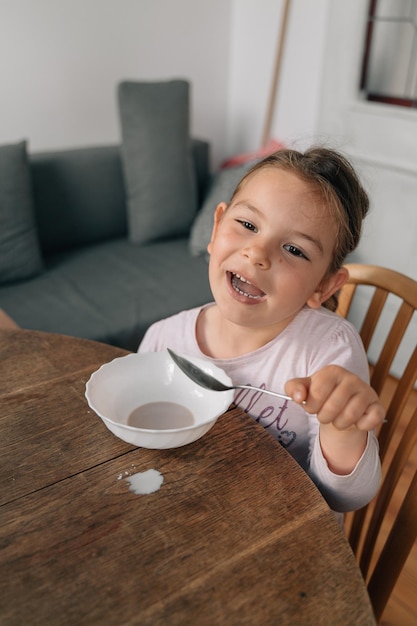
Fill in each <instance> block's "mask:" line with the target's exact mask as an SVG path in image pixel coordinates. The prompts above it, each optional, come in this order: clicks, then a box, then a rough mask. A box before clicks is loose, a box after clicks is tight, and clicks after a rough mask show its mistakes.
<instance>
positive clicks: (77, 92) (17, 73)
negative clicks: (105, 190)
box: [0, 0, 231, 158]
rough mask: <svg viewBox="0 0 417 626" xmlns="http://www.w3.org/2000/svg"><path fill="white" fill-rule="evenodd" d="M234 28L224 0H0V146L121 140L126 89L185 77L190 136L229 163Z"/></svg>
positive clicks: (53, 145) (40, 146) (33, 146)
mask: <svg viewBox="0 0 417 626" xmlns="http://www.w3.org/2000/svg"><path fill="white" fill-rule="evenodd" d="M230 19H231V6H230V2H229V1H225V0H210V2H207V1H206V0H58V1H57V0H0V85H1V97H0V143H6V142H8V141H10V142H11V141H15V140H18V139H20V138H27V139H28V140H29V147H30V150H32V151H38V150H44V149H50V148H52V149H53V148H65V147H74V146H83V145H93V144H104V143H107V142H115V141H118V140H119V137H120V133H119V126H118V117H117V109H116V85H117V83H118V82H119V81H120V80H122V79H133V80H136V79H137V80H165V79H169V78H187V79H189V80H190V82H191V84H192V124H191V128H192V131H193V133H195V134H197V135H199V136H201V137H205V138H209V139H210V140H211V141H212V143H213V145H214V152H215V155H219V154H221V155H222V156H223V154H224V150H225V148H224V145H225V133H226V110H227V99H228V82H229V48H230V44H229V39H230V30H231V23H230ZM215 158H216V156H215Z"/></svg>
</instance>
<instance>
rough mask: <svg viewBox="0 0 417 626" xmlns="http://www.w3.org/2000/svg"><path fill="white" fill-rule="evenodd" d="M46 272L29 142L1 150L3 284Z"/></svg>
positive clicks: (0, 254)
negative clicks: (36, 218) (37, 225)
mask: <svg viewBox="0 0 417 626" xmlns="http://www.w3.org/2000/svg"><path fill="white" fill-rule="evenodd" d="M42 268H43V262H42V256H41V251H40V245H39V241H38V234H37V230H36V224H35V214H34V206H33V200H32V184H31V178H30V169H29V161H28V157H27V152H26V142H25V141H21V142H19V143H16V144H10V145H4V146H0V283H6V282H12V281H15V280H21V279H24V278H29V277H30V276H33V275H34V274H37V273H38V272H40V271H41V270H42Z"/></svg>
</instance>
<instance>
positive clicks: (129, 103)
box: [118, 80, 197, 243]
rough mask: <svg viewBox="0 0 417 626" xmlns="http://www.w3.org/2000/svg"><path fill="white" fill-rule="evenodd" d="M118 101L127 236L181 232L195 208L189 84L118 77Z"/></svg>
mask: <svg viewBox="0 0 417 626" xmlns="http://www.w3.org/2000/svg"><path fill="white" fill-rule="evenodd" d="M118 100H119V115H120V124H121V131H122V145H121V154H122V163H123V172H124V177H125V185H126V191H127V211H128V233H129V239H130V240H131V241H132V242H134V243H149V242H151V241H158V240H160V239H165V238H167V237H172V236H173V235H176V236H180V235H185V234H186V233H187V232H188V231H189V229H190V226H191V223H192V221H193V219H194V216H195V214H196V212H197V189H196V180H195V176H194V172H193V163H192V158H191V149H190V142H191V138H190V133H189V125H190V124H189V117H190V115H189V108H190V104H189V83H188V81H186V80H167V81H160V82H150V81H145V82H143V81H136V82H135V81H123V82H121V83H120V84H119V87H118Z"/></svg>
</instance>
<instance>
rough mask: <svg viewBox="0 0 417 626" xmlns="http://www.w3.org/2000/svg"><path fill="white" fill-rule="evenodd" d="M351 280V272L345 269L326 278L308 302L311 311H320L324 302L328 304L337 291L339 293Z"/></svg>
mask: <svg viewBox="0 0 417 626" xmlns="http://www.w3.org/2000/svg"><path fill="white" fill-rule="evenodd" d="M348 278H349V272H348V271H347V269H346V268H345V267H341V268H340V269H339V270H337V272H335V273H334V274H332V275H331V276H329V277H328V278H325V279H324V280H323V281H322V282H321V283H320V285H319V286H318V287H317V289H316V291H315V292H314V293H313V294H312V295H311V296H310V298H309V299H308V300H307V304H308V306H309V307H310V308H311V309H318V308H319V307H321V305H322V304H323V302H326V300H328V299H329V298H330V297H331V296H332V295H333V294H334V293H336V291H339V289H341V288H342V287H343V285H344V284H345V282H346V281H347V279H348Z"/></svg>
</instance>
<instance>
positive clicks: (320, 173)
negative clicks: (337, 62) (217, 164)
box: [232, 147, 369, 311]
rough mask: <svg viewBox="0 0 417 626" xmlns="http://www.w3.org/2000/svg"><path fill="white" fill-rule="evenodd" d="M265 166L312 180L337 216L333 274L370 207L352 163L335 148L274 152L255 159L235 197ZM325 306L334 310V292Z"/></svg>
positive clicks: (357, 236) (356, 237)
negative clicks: (249, 179)
mask: <svg viewBox="0 0 417 626" xmlns="http://www.w3.org/2000/svg"><path fill="white" fill-rule="evenodd" d="M265 167H278V168H280V169H284V170H287V171H291V172H293V173H294V174H296V175H297V176H299V177H300V178H301V179H302V180H303V181H305V182H306V183H308V184H311V186H312V190H313V191H314V192H315V193H318V194H319V196H320V197H321V198H322V200H323V202H324V203H325V205H326V206H327V207H328V209H329V210H330V212H331V215H332V216H333V217H334V218H335V221H336V224H337V235H336V241H335V245H334V250H333V258H332V261H331V263H330V266H329V268H328V270H327V275H328V276H330V275H331V274H333V273H334V272H337V270H338V269H340V267H341V266H342V265H343V263H344V261H345V259H346V256H347V255H348V254H349V253H350V252H352V251H353V250H354V249H355V248H356V246H357V245H358V243H359V240H360V236H361V232H362V222H363V219H364V218H365V216H366V214H367V213H368V210H369V198H368V194H367V193H366V191H365V189H364V188H363V187H362V184H361V182H360V180H359V178H358V175H357V174H356V172H355V170H354V168H353V166H352V164H351V163H350V162H349V161H348V159H346V158H345V157H344V156H343V155H342V154H340V153H339V152H337V151H336V150H333V149H330V148H323V147H313V148H310V149H309V150H307V151H306V152H299V151H297V150H291V149H285V150H279V151H278V152H274V153H273V154H270V155H269V156H267V157H265V158H264V159H262V161H259V162H258V163H256V164H255V165H254V166H253V167H252V168H251V169H250V170H249V171H248V172H247V173H246V174H245V175H244V177H243V178H242V179H241V181H240V183H239V184H238V185H237V187H236V189H235V190H234V192H233V195H232V200H233V198H234V197H235V195H236V194H237V193H238V191H239V190H240V189H241V187H242V185H243V184H244V182H245V181H246V180H247V179H248V178H249V177H251V176H252V175H253V174H255V173H256V172H258V171H260V170H262V169H264V168H265ZM323 306H324V307H326V308H328V309H330V310H332V311H334V310H335V309H336V307H337V296H336V294H335V295H334V296H332V297H331V298H330V299H329V300H327V301H326V302H324V303H323Z"/></svg>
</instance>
